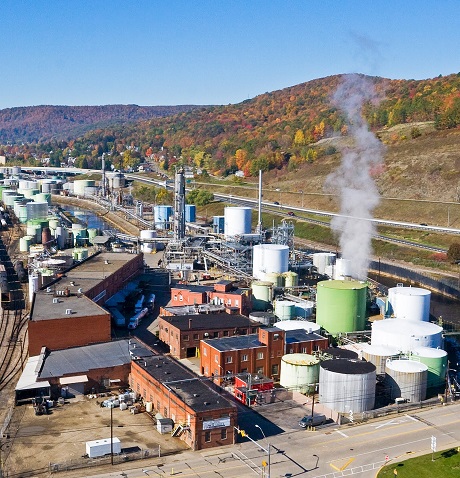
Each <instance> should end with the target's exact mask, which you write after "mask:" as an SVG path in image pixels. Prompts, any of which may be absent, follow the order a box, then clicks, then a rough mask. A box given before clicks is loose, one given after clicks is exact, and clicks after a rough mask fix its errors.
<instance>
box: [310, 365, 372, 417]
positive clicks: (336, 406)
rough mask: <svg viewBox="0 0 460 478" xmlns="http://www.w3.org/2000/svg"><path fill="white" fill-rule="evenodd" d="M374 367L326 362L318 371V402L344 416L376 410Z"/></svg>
mask: <svg viewBox="0 0 460 478" xmlns="http://www.w3.org/2000/svg"><path fill="white" fill-rule="evenodd" d="M375 386H376V370H375V365H374V364H372V363H370V362H365V361H364V360H350V359H335V360H325V361H324V362H322V363H321V366H320V370H319V401H320V403H321V404H322V405H324V406H326V407H328V408H330V409H332V410H334V411H336V412H341V413H350V412H352V413H362V412H366V411H368V410H372V408H374V403H375Z"/></svg>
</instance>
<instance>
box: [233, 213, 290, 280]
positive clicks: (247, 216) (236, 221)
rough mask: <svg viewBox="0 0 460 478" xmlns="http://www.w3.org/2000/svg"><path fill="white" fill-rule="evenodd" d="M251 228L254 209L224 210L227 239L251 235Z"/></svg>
mask: <svg viewBox="0 0 460 478" xmlns="http://www.w3.org/2000/svg"><path fill="white" fill-rule="evenodd" d="M251 227H252V209H251V208H250V207H226V208H224V234H225V236H226V237H234V236H239V235H242V234H250V232H251ZM283 272H284V271H283Z"/></svg>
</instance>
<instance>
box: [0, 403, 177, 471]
mask: <svg viewBox="0 0 460 478" xmlns="http://www.w3.org/2000/svg"><path fill="white" fill-rule="evenodd" d="M102 400H104V398H97V399H96V398H94V399H88V398H87V397H82V398H81V399H70V400H68V401H66V403H65V404H64V405H62V406H61V405H60V406H57V407H55V408H51V409H50V412H51V413H50V414H49V415H40V416H36V415H35V413H34V409H33V407H32V406H31V405H23V406H20V407H17V409H16V413H17V414H18V415H20V414H22V413H23V416H22V418H21V419H20V421H17V420H16V421H15V426H14V428H13V429H12V430H10V431H9V438H7V439H6V440H5V439H4V442H3V443H4V444H3V446H2V458H3V460H4V470H6V471H7V472H8V473H9V474H10V475H14V476H23V475H22V474H23V473H25V472H28V474H27V476H32V475H31V474H30V473H32V474H33V473H36V474H38V473H40V472H43V471H45V470H47V469H48V467H49V464H50V463H62V462H65V461H69V460H75V459H81V458H82V457H83V456H84V455H85V453H86V446H85V445H86V442H87V441H91V440H98V439H104V438H108V439H110V431H111V426H110V425H111V417H110V415H111V413H110V412H111V411H110V409H109V408H103V407H101V406H100V402H101V401H102ZM112 430H113V436H114V437H117V438H119V440H120V442H121V447H122V453H125V452H128V453H129V452H134V451H136V450H152V452H154V453H157V451H158V447H159V446H160V451H161V453H170V452H174V451H180V450H184V449H186V446H185V445H184V443H183V442H182V441H181V440H180V439H178V438H172V437H171V435H170V434H165V435H161V434H160V433H159V432H157V430H156V426H155V424H154V422H153V420H152V419H151V418H150V417H149V416H148V414H147V413H138V414H133V413H130V412H129V411H128V410H124V411H122V410H120V409H119V408H114V409H112ZM31 457H33V459H31ZM24 476H26V475H24Z"/></svg>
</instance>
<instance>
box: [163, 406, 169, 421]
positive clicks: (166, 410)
mask: <svg viewBox="0 0 460 478" xmlns="http://www.w3.org/2000/svg"><path fill="white" fill-rule="evenodd" d="M163 416H164V417H165V418H168V408H167V407H164V410H163Z"/></svg>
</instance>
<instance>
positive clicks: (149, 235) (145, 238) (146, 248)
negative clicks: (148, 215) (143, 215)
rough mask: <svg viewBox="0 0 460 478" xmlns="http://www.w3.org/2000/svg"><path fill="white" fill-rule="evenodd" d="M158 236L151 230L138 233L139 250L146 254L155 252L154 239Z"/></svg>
mask: <svg viewBox="0 0 460 478" xmlns="http://www.w3.org/2000/svg"><path fill="white" fill-rule="evenodd" d="M157 236H158V234H157V231H155V230H153V229H144V230H142V231H141V232H140V241H141V250H142V252H145V253H147V254H150V253H152V252H154V251H155V242H154V239H155V238H156V237H157Z"/></svg>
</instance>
